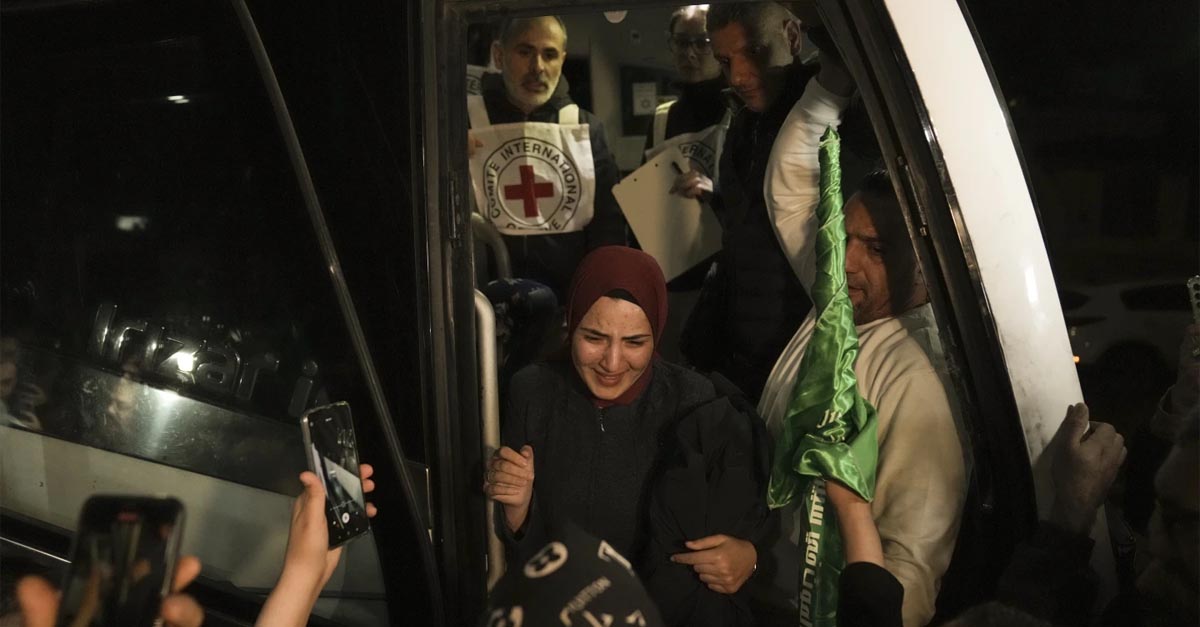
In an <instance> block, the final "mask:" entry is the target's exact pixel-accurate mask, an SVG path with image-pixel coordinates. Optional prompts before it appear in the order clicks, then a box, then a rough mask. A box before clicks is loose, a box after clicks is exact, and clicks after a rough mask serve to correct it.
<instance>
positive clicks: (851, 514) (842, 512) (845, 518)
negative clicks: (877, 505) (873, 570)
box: [825, 479, 884, 566]
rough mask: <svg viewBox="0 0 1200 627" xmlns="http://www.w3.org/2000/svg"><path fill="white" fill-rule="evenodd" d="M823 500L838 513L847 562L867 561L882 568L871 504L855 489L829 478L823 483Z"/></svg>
mask: <svg viewBox="0 0 1200 627" xmlns="http://www.w3.org/2000/svg"><path fill="white" fill-rule="evenodd" d="M825 497H826V498H827V499H828V500H829V504H830V505H832V506H833V509H834V511H835V512H836V513H837V520H838V529H839V530H840V531H841V533H842V544H843V546H844V547H845V550H846V563H847V564H853V563H855V562H870V563H872V564H875V565H876V566H883V565H884V564H883V543H882V542H881V541H880V539H879V528H878V527H876V526H875V518H874V516H873V515H872V514H871V504H870V503H868V502H867V501H866V499H864V498H863V497H861V496H859V495H858V493H857V492H855V491H854V490H851V489H850V488H847V487H846V486H844V485H842V484H841V483H838V482H837V481H834V480H831V479H826V480H825Z"/></svg>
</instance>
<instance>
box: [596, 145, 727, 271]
mask: <svg viewBox="0 0 1200 627" xmlns="http://www.w3.org/2000/svg"><path fill="white" fill-rule="evenodd" d="M672 163H674V165H672ZM676 166H677V167H678V168H679V169H678V170H677V169H676ZM691 167H692V166H691V163H689V162H688V160H687V157H684V156H683V153H682V152H680V151H679V148H678V147H672V148H669V149H667V150H664V151H663V152H662V153H660V154H659V155H658V156H656V157H654V158H653V159H651V160H650V161H647V162H646V163H645V164H644V165H642V167H640V168H638V169H637V170H634V171H633V173H631V174H630V175H629V176H627V177H625V178H624V179H622V180H621V182H620V183H617V184H616V186H614V187H613V196H615V197H616V198H617V203H618V204H620V205H621V211H622V213H624V214H625V220H626V221H628V222H629V226H630V228H632V229H633V234H634V235H636V236H637V240H638V244H640V245H641V247H642V250H644V251H646V252H647V253H649V254H650V255H651V256H652V257H654V259H655V260H657V261H658V265H659V266H661V267H662V271H663V275H664V276H665V277H666V279H667V280H668V281H670V280H671V279H674V278H675V277H677V276H679V275H681V274H683V273H684V272H686V271H687V270H689V269H691V268H692V267H693V266H695V265H696V264H698V263H700V262H701V261H704V260H705V259H708V258H709V257H711V256H712V255H714V254H715V253H716V252H717V251H719V250H721V225H720V223H718V222H717V216H716V214H714V213H713V211H712V209H711V208H710V207H708V206H707V205H702V204H700V202H699V201H696V200H693V199H691V198H684V197H682V196H679V195H677V194H672V193H671V191H670V190H671V186H672V185H673V184H674V183H675V179H676V178H677V177H678V176H679V173H680V172H687V171H688V170H690V169H691Z"/></svg>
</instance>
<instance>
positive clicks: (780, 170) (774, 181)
mask: <svg viewBox="0 0 1200 627" xmlns="http://www.w3.org/2000/svg"><path fill="white" fill-rule="evenodd" d="M833 65H834V64H832V63H830V64H829V66H833ZM835 72H836V70H832V69H827V68H826V67H822V70H821V74H820V75H818V76H817V77H816V78H814V79H812V80H810V81H809V82H808V86H807V87H805V89H804V94H803V95H802V96H800V100H798V101H796V104H795V105H794V106H793V107H792V111H791V113H789V114H788V117H787V119H786V120H784V122H783V128H781V129H780V130H779V136H778V137H777V138H776V139H775V145H774V146H773V147H772V148H771V158H770V161H768V162H767V176H766V178H765V180H764V182H763V196H764V198H766V201H767V211H768V212H769V214H770V216H771V222H772V224H773V225H774V227H775V235H776V237H778V238H779V244H780V246H782V247H783V251H784V253H786V254H787V256H788V260H789V261H791V264H792V270H793V271H795V273H796V276H797V277H799V278H800V282H801V284H803V285H804V289H805V290H809V289H811V288H812V283H813V280H814V277H815V276H816V250H815V248H814V244H813V242H814V239H815V238H816V229H817V215H816V209H817V201H818V200H819V199H820V185H819V183H820V177H821V168H820V165H819V164H818V162H817V154H818V152H819V149H820V141H821V134H822V133H824V132H825V128H826V127H827V126H832V127H834V128H837V126H838V124H840V123H841V119H842V111H843V110H844V109H845V108H846V105H847V104H848V103H849V101H850V98H849V97H848V95H849V94H850V93H852V91H853V87H852V83H849V79H848V77H846V76H845V75H844V74H835ZM843 72H844V70H843ZM827 84H832V85H833V87H832V88H830V87H829V86H828V85H827ZM848 85H849V87H848ZM839 93H841V94H845V95H839Z"/></svg>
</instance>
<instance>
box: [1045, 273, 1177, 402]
mask: <svg viewBox="0 0 1200 627" xmlns="http://www.w3.org/2000/svg"><path fill="white" fill-rule="evenodd" d="M1185 280H1186V279H1183V278H1179V279H1152V280H1145V281H1131V282H1123V283H1108V284H1101V285H1076V286H1069V287H1064V288H1062V289H1060V290H1059V300H1060V301H1061V302H1062V309H1063V316H1064V317H1065V318H1066V323H1067V334H1068V336H1070V338H1071V349H1072V351H1074V355H1075V363H1077V364H1079V366H1080V367H1083V368H1093V367H1096V368H1100V369H1104V370H1108V371H1110V372H1113V373H1126V374H1128V375H1130V376H1133V377H1136V378H1137V379H1141V380H1145V381H1154V380H1156V379H1162V378H1164V377H1167V376H1170V375H1171V374H1172V373H1174V371H1175V368H1176V362H1177V360H1178V353H1179V341H1180V339H1181V338H1182V337H1183V329H1184V327H1185V326H1187V324H1188V323H1189V322H1190V321H1191V307H1190V305H1189V304H1188V295H1187V288H1186V287H1185V286H1184V281H1185Z"/></svg>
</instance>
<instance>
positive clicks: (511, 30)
mask: <svg viewBox="0 0 1200 627" xmlns="http://www.w3.org/2000/svg"><path fill="white" fill-rule="evenodd" d="M566 46H567V29H566V26H565V25H564V24H563V21H562V19H561V18H559V17H557V16H552V15H547V16H541V17H534V18H520V19H511V20H506V21H505V22H504V23H502V24H501V25H500V27H499V30H498V39H497V41H496V42H495V43H494V44H493V45H492V61H493V62H494V64H495V66H496V67H498V68H499V69H500V73H498V74H485V75H483V79H482V91H483V93H482V101H481V103H480V104H482V105H483V107H482V110H481V108H479V107H476V108H474V109H472V105H470V104H469V106H468V111H469V113H471V126H472V128H474V129H479V128H482V127H485V126H491V125H500V124H508V123H514V122H544V123H552V124H579V125H586V126H587V129H588V132H587V135H588V137H589V139H590V143H591V155H592V163H593V166H594V172H595V176H594V178H595V196H594V201H593V203H592V204H593V206H592V207H591V208H587V207H581V208H580V211H581V212H584V211H586V212H590V213H591V215H592V218H591V220H590V221H589V222H587V223H586V224H584V225H582V228H575V227H578V226H579V225H578V223H576V224H575V226H574V227H571V228H564V229H559V230H555V229H553V228H547V229H545V230H538V231H535V230H530V231H527V232H526V233H521V234H519V235H515V234H512V233H505V235H504V239H505V241H506V242H507V244H508V251H509V256H510V258H511V261H512V269H513V275H514V276H517V277H520V278H526V279H532V280H534V281H537V282H539V283H543V284H545V285H547V286H549V287H550V288H551V289H552V290H554V293H555V295H556V296H557V297H558V301H559V302H566V299H565V296H566V294H565V290H566V288H567V284H568V283H569V282H570V279H571V275H572V274H573V273H574V272H575V267H576V266H577V265H578V264H579V260H580V259H582V258H583V256H584V254H585V253H587V251H589V250H591V249H593V248H597V247H599V246H605V245H609V244H624V243H625V219H624V216H623V215H622V214H621V211H620V208H619V207H618V205H617V202H616V199H615V198H614V197H613V194H612V187H613V185H616V183H617V180H618V178H619V172H618V170H617V164H616V161H614V159H613V156H612V153H611V152H610V151H609V148H608V142H607V140H606V139H605V133H604V125H603V124H601V122H600V120H599V118H597V117H596V116H595V115H593V114H592V113H590V112H588V111H584V110H583V109H580V108H579V107H578V106H577V105H575V104H574V102H572V100H571V96H570V95H569V94H568V93H567V92H568V86H567V81H566V80H565V79H564V78H562V68H563V61H564V60H565V59H566V55H567V51H566ZM468 102H469V103H470V99H468ZM481 114H482V115H481ZM475 148H476V142H475V141H474V140H472V142H471V144H470V146H469V149H470V150H472V151H473V150H474V149H475ZM581 170H583V172H581V175H586V168H581ZM522 182H524V181H522ZM541 183H542V181H540V180H536V181H535V180H533V179H532V177H531V180H530V181H529V183H528V187H529V188H530V189H531V190H532V191H534V192H538V193H543V192H540V191H539V189H540V188H537V187H535V186H536V185H538V184H541ZM518 191H523V190H518ZM533 203H534V204H532V206H534V207H536V208H537V209H538V210H539V211H541V210H549V209H545V208H544V206H546V207H550V206H552V205H553V204H554V203H552V202H550V200H549V199H547V200H541V201H539V200H538V199H537V198H536V197H535V198H534V200H533ZM543 205H544V206H543ZM550 208H552V207H550ZM502 232H504V231H503V229H502Z"/></svg>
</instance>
